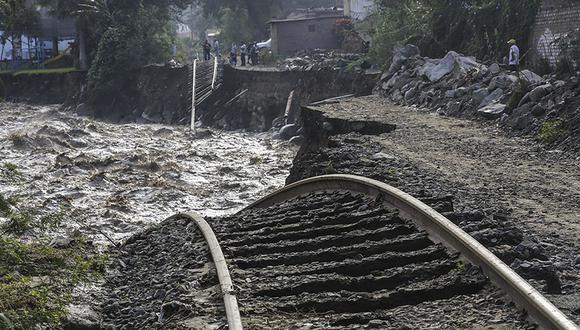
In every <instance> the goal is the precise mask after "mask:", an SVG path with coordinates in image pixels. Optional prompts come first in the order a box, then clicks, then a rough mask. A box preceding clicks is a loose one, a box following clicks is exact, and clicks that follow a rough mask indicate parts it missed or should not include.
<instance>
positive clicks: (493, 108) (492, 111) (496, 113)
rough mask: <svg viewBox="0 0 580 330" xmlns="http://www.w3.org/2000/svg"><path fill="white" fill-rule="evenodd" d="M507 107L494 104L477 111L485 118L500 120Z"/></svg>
mask: <svg viewBox="0 0 580 330" xmlns="http://www.w3.org/2000/svg"><path fill="white" fill-rule="evenodd" d="M506 107H507V106H506V105H505V104H501V103H493V104H490V105H488V106H485V107H483V108H481V109H479V110H477V113H478V114H479V115H481V116H482V117H484V118H489V119H495V118H499V117H500V116H501V115H502V114H503V113H504V112H505V110H506Z"/></svg>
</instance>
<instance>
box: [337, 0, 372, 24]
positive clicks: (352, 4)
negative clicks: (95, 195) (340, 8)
mask: <svg viewBox="0 0 580 330" xmlns="http://www.w3.org/2000/svg"><path fill="white" fill-rule="evenodd" d="M374 7H375V5H374V1H373V0H344V16H346V17H350V18H352V19H353V20H364V19H365V18H367V17H368V16H369V15H370V13H371V12H372V11H373V9H374Z"/></svg>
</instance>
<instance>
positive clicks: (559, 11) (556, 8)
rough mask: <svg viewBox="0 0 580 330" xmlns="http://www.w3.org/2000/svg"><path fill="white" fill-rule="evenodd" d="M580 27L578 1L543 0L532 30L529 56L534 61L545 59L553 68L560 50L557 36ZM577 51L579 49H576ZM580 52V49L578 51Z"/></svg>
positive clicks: (579, 6)
mask: <svg viewBox="0 0 580 330" xmlns="http://www.w3.org/2000/svg"><path fill="white" fill-rule="evenodd" d="M579 28H580V2H579V1H572V0H544V1H542V5H541V7H540V9H539V10H538V14H537V16H536V23H535V25H534V28H533V31H532V37H531V38H532V40H531V43H530V46H531V52H530V53H531V56H532V57H533V61H534V62H539V61H545V62H546V63H547V64H549V65H550V67H552V68H555V66H556V62H557V61H558V57H559V56H560V53H561V52H562V50H561V49H560V47H559V45H558V38H559V37H561V36H563V35H564V34H566V33H568V32H572V31H574V30H576V31H577V30H578V29H579ZM576 51H579V50H576ZM579 52H580V51H579Z"/></svg>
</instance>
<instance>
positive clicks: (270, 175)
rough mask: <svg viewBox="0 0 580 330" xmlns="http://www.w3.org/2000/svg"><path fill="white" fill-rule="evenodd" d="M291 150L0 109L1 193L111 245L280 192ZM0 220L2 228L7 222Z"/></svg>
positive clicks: (250, 138)
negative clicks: (184, 215)
mask: <svg viewBox="0 0 580 330" xmlns="http://www.w3.org/2000/svg"><path fill="white" fill-rule="evenodd" d="M296 151H297V147H295V146H291V145H289V144H288V143H286V142H283V141H277V140H272V139H271V138H270V135H269V134H266V133H264V134H257V133H244V132H224V131H204V134H203V135H200V136H197V137H192V135H191V133H190V132H189V129H188V128H187V127H183V126H164V125H139V124H126V125H118V124H110V123H105V122H100V121H95V120H92V119H89V118H84V117H78V116H76V115H74V114H70V113H66V112H61V111H59V107H58V106H30V105H24V104H13V103H0V193H1V194H2V195H4V196H6V197H17V199H18V204H17V205H18V207H19V208H21V209H27V210H33V211H34V212H36V213H37V214H38V215H39V216H41V215H43V214H44V215H48V214H62V215H64V220H63V221H62V222H63V223H62V225H63V226H62V227H61V229H59V231H60V232H59V233H58V234H62V235H66V234H69V233H70V232H71V231H72V230H75V229H78V230H80V231H81V232H84V233H86V234H88V235H90V236H91V237H93V238H94V239H95V241H96V242H99V243H105V242H107V240H109V239H110V240H113V241H119V240H121V239H123V238H125V237H127V236H129V235H131V234H132V233H135V232H137V231H139V230H141V229H143V228H145V227H147V226H149V225H151V224H155V223H157V222H159V221H162V220H163V219H165V218H167V217H168V216H171V215H173V214H175V213H177V212H192V211H195V212H198V213H201V214H202V215H206V216H215V215H221V214H226V213H233V212H235V211H238V210H239V209H241V208H243V207H244V206H245V205H247V204H248V203H250V202H252V201H254V200H256V199H258V198H259V197H261V196H263V195H265V194H267V193H268V192H271V191H273V190H274V189H276V188H279V187H282V186H283V185H284V180H285V178H286V177H287V175H288V171H289V168H290V165H291V163H292V158H293V156H294V155H295V153H296ZM5 220H6V219H2V218H1V217H0V222H2V221H5Z"/></svg>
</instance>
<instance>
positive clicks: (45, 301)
mask: <svg viewBox="0 0 580 330" xmlns="http://www.w3.org/2000/svg"><path fill="white" fill-rule="evenodd" d="M1 171H2V175H9V176H12V177H18V176H19V175H20V174H19V172H18V169H17V168H16V165H14V164H11V163H5V164H4V165H3V167H2V170H1ZM24 205H25V204H24V202H21V201H20V198H19V197H18V196H11V197H4V196H3V195H0V219H3V222H2V224H1V225H0V329H33V328H35V327H38V326H41V327H49V328H58V327H59V326H60V325H61V324H62V322H63V321H64V319H65V317H66V315H67V309H68V305H69V304H70V303H71V302H72V300H73V295H72V293H73V290H74V288H75V287H76V286H77V285H79V284H82V283H86V282H90V281H94V280H96V279H98V278H99V277H100V276H102V274H103V272H104V269H105V262H106V255H105V254H102V253H99V252H97V251H96V250H95V249H94V247H93V246H92V244H90V242H88V241H87V239H86V238H85V237H84V236H83V235H82V234H81V233H80V232H74V233H72V234H71V235H70V237H66V238H63V237H57V236H54V237H48V236H45V235H46V233H47V232H49V231H52V230H56V229H57V228H58V227H59V225H60V224H61V223H62V221H65V220H69V219H68V218H67V216H66V213H65V212H56V213H49V214H44V215H42V214H40V213H39V212H37V211H36V210H33V209H27V208H26V207H25V206H24Z"/></svg>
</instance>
